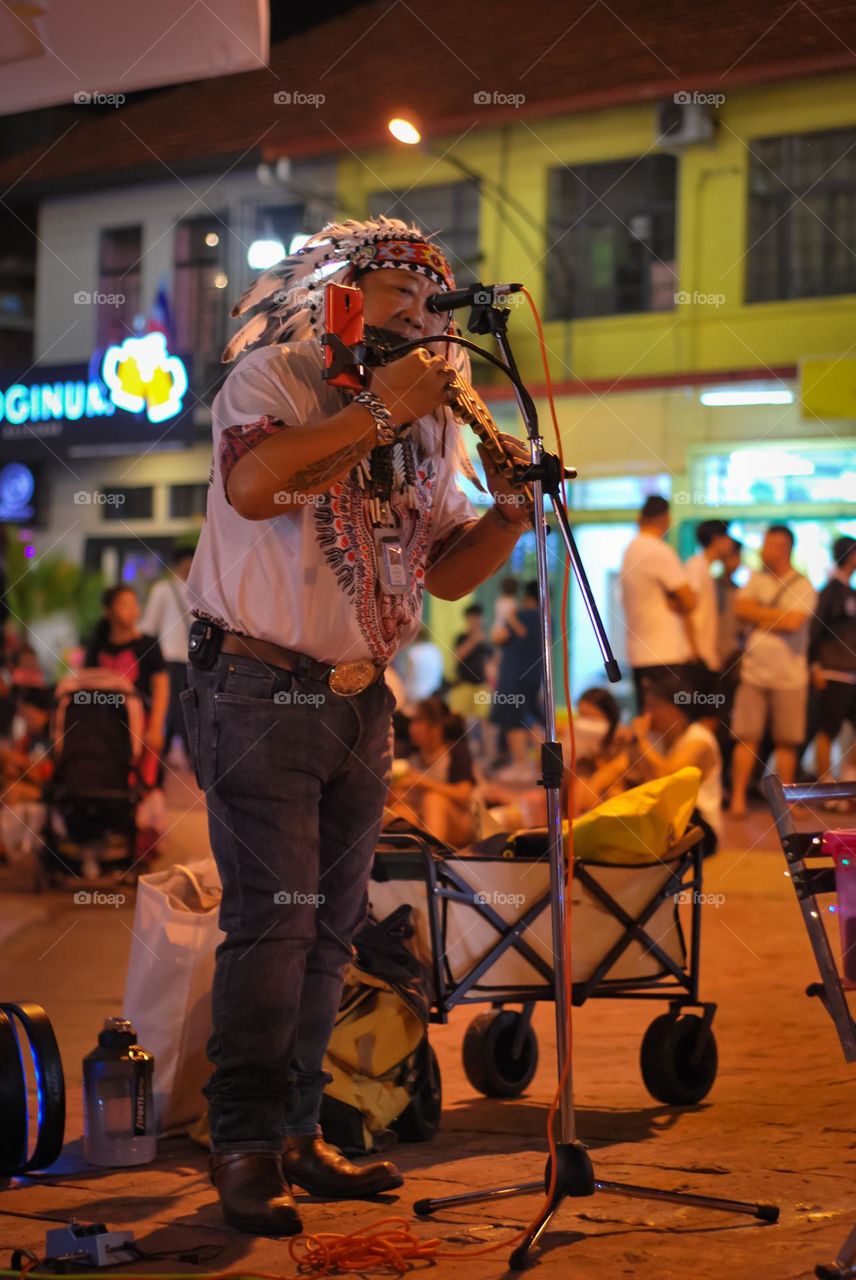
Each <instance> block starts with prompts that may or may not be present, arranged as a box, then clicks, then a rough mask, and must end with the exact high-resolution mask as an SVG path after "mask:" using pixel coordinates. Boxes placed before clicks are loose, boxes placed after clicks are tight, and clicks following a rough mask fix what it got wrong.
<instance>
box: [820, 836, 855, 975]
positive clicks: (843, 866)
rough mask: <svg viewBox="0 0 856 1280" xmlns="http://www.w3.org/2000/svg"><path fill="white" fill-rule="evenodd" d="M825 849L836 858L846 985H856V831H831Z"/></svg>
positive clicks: (839, 917) (836, 882)
mask: <svg viewBox="0 0 856 1280" xmlns="http://www.w3.org/2000/svg"><path fill="white" fill-rule="evenodd" d="M823 850H824V853H828V854H829V855H830V857H832V858H834V859H835V889H836V893H837V894H838V927H839V929H840V930H841V967H842V970H843V975H842V976H843V978H844V985H845V986H847V987H856V831H827V833H826V835H825V836H824V837H823Z"/></svg>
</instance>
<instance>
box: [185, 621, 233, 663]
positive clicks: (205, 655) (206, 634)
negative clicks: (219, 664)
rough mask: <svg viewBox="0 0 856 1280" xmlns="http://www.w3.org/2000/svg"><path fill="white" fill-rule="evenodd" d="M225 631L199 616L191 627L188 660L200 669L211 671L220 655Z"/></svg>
mask: <svg viewBox="0 0 856 1280" xmlns="http://www.w3.org/2000/svg"><path fill="white" fill-rule="evenodd" d="M225 634H226V633H225V631H224V630H223V628H222V627H218V626H217V625H216V623H214V622H208V621H207V620H206V619H205V618H197V619H196V621H195V622H193V623H192V624H191V627H190V638H189V640H188V642H187V660H188V662H189V663H190V665H191V666H192V667H196V668H197V670H199V671H210V670H211V668H212V667H213V666H214V664H215V662H216V661H217V658H218V657H219V655H220V648H221V646H222V644H223V636H224V635H225Z"/></svg>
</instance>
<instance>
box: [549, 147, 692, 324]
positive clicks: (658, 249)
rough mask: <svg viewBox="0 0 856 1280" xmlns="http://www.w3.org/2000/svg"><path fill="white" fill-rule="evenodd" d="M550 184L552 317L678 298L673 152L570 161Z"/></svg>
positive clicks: (660, 304) (647, 306) (613, 311)
mask: <svg viewBox="0 0 856 1280" xmlns="http://www.w3.org/2000/svg"><path fill="white" fill-rule="evenodd" d="M548 183H549V186H548V218H547V230H548V235H549V244H548V245H547V256H546V269H547V317H548V319H550V320H574V319H580V318H581V317H584V316H612V315H624V314H626V313H633V312H639V311H667V310H669V309H670V308H672V307H673V306H674V305H675V290H676V288H677V284H676V281H675V211H676V186H677V161H676V159H675V157H674V156H670V155H652V156H644V157H642V158H641V159H640V158H638V157H637V158H636V159H633V160H611V161H609V162H608V163H605V164H581V165H576V166H575V167H573V168H571V167H569V166H563V167H562V168H559V169H551V170H550V173H549V178H548Z"/></svg>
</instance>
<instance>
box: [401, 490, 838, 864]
mask: <svg viewBox="0 0 856 1280" xmlns="http://www.w3.org/2000/svg"><path fill="white" fill-rule="evenodd" d="M669 529H670V512H669V504H668V502H667V501H666V500H665V499H663V498H660V497H651V498H649V499H648V500H647V501H646V503H645V505H644V507H643V508H642V510H641V512H640V515H639V532H638V534H637V535H636V536H635V537H634V538H633V539H632V541H631V542H630V544H629V545H628V547H627V549H626V552H625V555H624V559H623V563H622V567H621V571H620V576H619V583H620V590H621V598H622V603H623V608H624V616H625V625H626V638H625V640H626V643H625V651H626V654H627V660H628V667H629V672H628V674H630V675H631V677H632V684H633V694H634V697H635V702H636V707H635V715H633V714H632V713H628V714H627V715H623V714H622V706H621V703H620V702H619V700H618V699H617V698H616V697H615V696H614V695H613V693H612V692H611V691H610V690H609V689H607V688H599V687H596V688H591V689H588V690H586V691H585V692H584V693H583V694H582V695H581V696H580V698H579V699H578V702H577V707H576V711H575V715H574V733H575V740H576V760H577V763H576V774H575V777H574V778H573V779H571V778H570V776H569V775H568V776H566V789H567V788H568V787H570V784H571V782H573V788H572V799H571V806H572V809H573V812H574V813H575V814H576V815H579V814H582V813H584V812H586V811H588V810H589V809H591V808H593V807H594V806H595V805H597V804H599V803H600V802H601V801H603V800H605V799H608V798H610V797H611V796H613V795H615V794H617V793H618V792H620V791H623V790H626V789H628V788H629V787H633V786H636V785H638V784H640V783H642V782H645V781H648V780H650V779H652V778H658V777H664V776H666V775H667V774H670V773H673V772H675V771H676V770H678V769H680V768H682V767H684V766H686V765H694V766H695V767H697V768H698V769H699V770H700V772H701V784H700V790H699V796H698V807H697V813H696V820H697V821H698V822H699V823H700V825H701V826H702V827H703V828H704V829H705V833H706V837H707V848H708V851H712V850H714V849H715V848H716V846H717V842H718V839H719V837H720V834H721V830H722V815H723V811H724V810H725V809H726V808H727V809H728V811H729V812H730V813H731V815H732V816H734V817H736V818H741V817H743V816H744V815H745V814H746V811H747V804H748V800H749V798H750V797H751V795H752V793H753V789H754V787H755V784H756V783H757V781H758V779H759V777H760V775H761V772H762V770H763V767H764V763H765V762H766V761H767V760H768V758H769V757H770V755H771V753H772V754H773V757H774V767H775V769H776V772H777V773H778V774H779V776H780V777H781V778H782V779H783V780H784V781H785V782H789V781H793V780H795V778H796V777H797V772H798V769H799V768H800V765H801V762H803V760H804V757H805V764H804V766H803V767H804V769H805V770H806V771H807V772H809V773H812V774H814V775H816V776H817V777H818V779H820V780H823V781H829V780H831V779H832V776H833V761H834V759H836V765H837V767H838V769H839V771H840V772H841V775H842V776H843V777H846V778H849V777H856V745H854V739H853V732H852V731H853V730H854V729H856V591H854V590H853V588H852V587H851V585H850V580H851V578H852V576H853V574H854V572H856V539H853V538H850V537H840V538H838V539H836V540H835V542H834V544H833V546H832V547H831V566H830V571H829V580H828V582H827V584H826V585H825V586H824V587H823V589H822V590H821V591H820V592H819V593H817V592H815V590H814V588H813V587H812V585H811V583H810V582H809V580H808V578H806V577H805V576H804V575H803V574H802V573H800V572H799V571H798V570H797V569H796V568H794V566H793V563H792V558H793V548H794V537H793V534H792V532H791V530H790V529H789V528H788V527H787V525H785V524H772V525H770V527H769V528H768V529H767V530H766V532H765V535H764V539H763V543H762V546H761V548H760V567H759V568H757V569H755V570H754V571H752V572H749V571H748V570H747V569H745V568H743V554H744V548H743V546H742V545H741V543H740V542H739V540H738V539H736V538H735V537H733V536H732V534H731V533H730V531H729V527H728V524H727V523H726V522H725V521H723V520H715V519H711V520H705V521H703V522H701V523H700V524H699V525H698V526H697V528H696V531H695V534H696V541H697V546H698V550H697V551H696V553H695V554H693V555H692V556H690V557H689V558H688V559H687V560H686V561H684V562H682V561H681V559H680V557H679V556H678V554H677V552H676V551H675V550H674V549H673V547H672V546H671V545H670V544H669V542H668V541H667V536H668V534H669ZM741 570H742V572H741ZM744 579H745V581H744ZM425 646H430V647H431V648H432V649H433V651H434V652H433V655H432V660H431V664H430V668H429V666H428V665H427V664H423V663H422V661H421V656H420V660H419V665H420V669H421V671H422V672H423V675H424V673H426V672H428V671H429V670H430V677H429V678H428V679H425V678H423V679H422V680H421V681H419V682H418V697H414V698H411V697H410V696H409V694H410V691H411V689H412V688H413V687H415V686H414V685H413V682H412V681H411V680H406V681H405V684H404V687H403V689H402V692H401V695H400V697H399V713H398V716H397V721H396V724H397V732H396V752H397V755H398V757H399V758H398V760H397V762H396V765H395V777H394V779H393V784H392V788H391V792H390V801H389V804H388V814H389V815H391V816H394V817H400V818H404V819H407V820H410V821H412V822H417V824H418V825H421V826H422V827H424V828H425V829H427V830H429V831H431V832H432V833H433V834H434V835H436V836H437V838H438V839H440V840H442V841H443V842H444V843H446V844H450V845H453V846H456V847H462V846H464V845H466V844H467V843H470V842H471V841H472V840H473V839H475V838H478V836H479V835H483V834H487V833H488V832H490V830H492V829H496V824H497V823H498V824H500V825H505V826H507V825H513V824H514V823H515V822H516V823H517V824H518V825H520V826H525V825H540V824H542V823H543V822H544V821H545V820H546V805H545V800H544V793H543V790H542V789H541V788H539V787H538V786H537V785H536V774H535V747H536V745H537V743H538V741H539V740H540V739H539V736H538V731H539V729H540V728H541V727H542V724H543V716H542V703H541V697H542V693H541V686H542V681H543V671H542V667H541V649H540V610H539V608H538V594H537V584H536V583H527V584H525V586H524V587H523V588H522V592H521V587H520V584H518V582H517V581H516V580H515V579H513V578H508V579H503V581H502V582H501V584H500V592H499V596H498V599H497V603H496V606H495V610H494V615H493V618H492V620H490V621H489V622H486V620H485V611H484V609H483V607H482V606H481V605H479V604H471V605H469V606H468V607H467V609H466V610H465V613H464V630H462V631H461V633H460V634H459V635H457V636H456V637H455V640H454V657H455V663H456V670H455V678H454V679H453V680H452V681H449V682H446V681H444V679H443V675H442V668H443V660H442V652H441V650H440V649H439V647H438V646H437V645H434V644H433V642H431V641H430V638H429V637H428V635H427V633H426V634H425V635H424V636H422V637H421V639H420V648H421V649H422V650H423V651H424V648H425ZM406 661H407V660H406ZM846 725H849V727H850V735H849V737H848V738H847V739H842V730H843V729H844V728H845V726H846ZM836 744H837V745H836ZM809 748H812V750H813V760H812V758H811V755H810V754H809ZM565 799H567V790H566V797H565Z"/></svg>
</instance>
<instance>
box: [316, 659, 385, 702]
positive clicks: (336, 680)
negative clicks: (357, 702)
mask: <svg viewBox="0 0 856 1280" xmlns="http://www.w3.org/2000/svg"><path fill="white" fill-rule="evenodd" d="M376 674H377V668H376V667H375V664H374V663H373V662H368V661H366V660H363V661H360V662H339V663H337V664H336V666H335V667H333V668H332V669H331V671H330V674H329V676H328V677H327V683H328V685H329V686H330V688H331V689H332V690H333V692H334V693H338V694H339V695H340V696H341V697H343V698H351V697H353V696H354V694H355V693H362V691H363V689H368V687H369V685H370V684H371V683H372V682H373V680H374V679H375V676H376Z"/></svg>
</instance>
